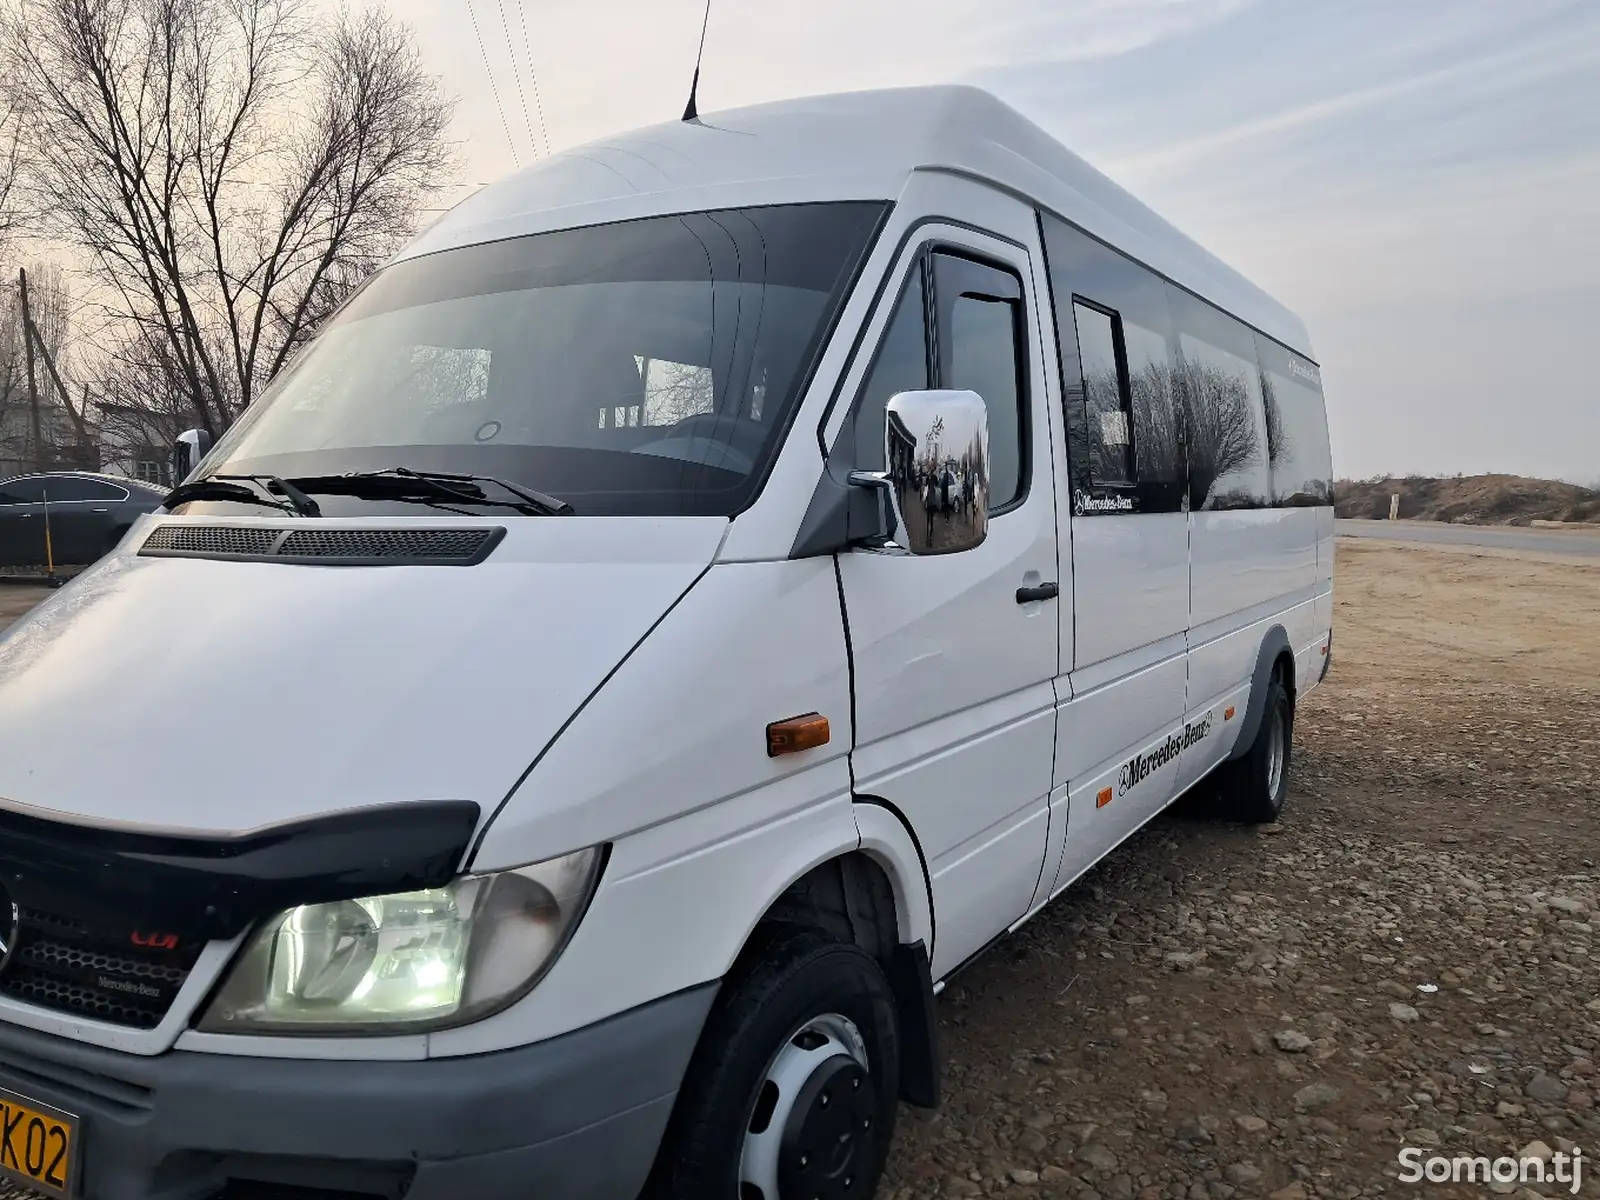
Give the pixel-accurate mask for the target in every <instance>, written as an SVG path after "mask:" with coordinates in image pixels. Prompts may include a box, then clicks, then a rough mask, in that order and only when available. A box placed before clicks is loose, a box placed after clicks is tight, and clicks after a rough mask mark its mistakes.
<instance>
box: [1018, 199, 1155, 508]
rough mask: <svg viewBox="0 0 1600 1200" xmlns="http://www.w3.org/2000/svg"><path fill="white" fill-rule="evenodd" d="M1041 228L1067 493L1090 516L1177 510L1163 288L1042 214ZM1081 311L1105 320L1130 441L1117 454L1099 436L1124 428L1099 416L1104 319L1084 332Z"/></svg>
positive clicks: (1103, 392)
mask: <svg viewBox="0 0 1600 1200" xmlns="http://www.w3.org/2000/svg"><path fill="white" fill-rule="evenodd" d="M1040 228H1041V231H1042V234H1043V237H1044V246H1045V257H1046V267H1047V271H1048V274H1049V279H1050V292H1051V300H1052V304H1053V307H1054V309H1055V315H1056V334H1057V348H1058V350H1059V352H1060V357H1061V380H1062V402H1063V405H1064V406H1065V409H1066V426H1067V449H1068V455H1069V460H1070V466H1071V469H1072V480H1073V489H1074V492H1075V493H1076V496H1077V499H1078V500H1080V501H1085V503H1083V504H1080V505H1078V507H1079V508H1080V509H1081V510H1082V511H1086V512H1089V513H1093V512H1097V511H1098V512H1130V511H1132V512H1178V511H1180V510H1181V508H1182V506H1183V482H1184V460H1183V448H1182V443H1181V442H1180V440H1179V437H1180V430H1179V422H1178V416H1177V412H1176V409H1175V407H1174V395H1175V390H1176V388H1175V384H1174V381H1173V376H1174V371H1175V367H1174V357H1173V352H1172V345H1171V334H1172V318H1171V314H1170V313H1169V311H1168V307H1167V296H1166V289H1165V287H1164V285H1163V284H1162V282H1161V280H1160V279H1159V278H1158V277H1157V276H1156V275H1154V274H1152V273H1151V272H1150V271H1148V270H1146V269H1145V268H1144V267H1142V266H1140V265H1139V264H1138V263H1136V262H1134V261H1133V260H1132V259H1129V258H1125V257H1124V256H1123V255H1121V254H1118V253H1117V252H1116V251H1114V250H1112V249H1110V248H1109V247H1107V246H1104V245H1102V244H1101V243H1099V242H1097V241H1095V240H1094V239H1093V238H1091V237H1089V236H1087V235H1086V234H1083V233H1080V232H1079V231H1078V230H1076V229H1074V228H1072V227H1071V226H1070V225H1068V224H1066V223H1065V222H1063V221H1061V220H1059V219H1058V218H1056V217H1053V216H1051V215H1049V214H1048V213H1045V214H1041V217H1040ZM1085 313H1099V314H1101V315H1102V317H1103V318H1109V320H1110V323H1111V326H1112V337H1113V342H1114V344H1115V348H1116V353H1117V356H1118V367H1119V369H1120V372H1121V382H1120V387H1121V395H1120V397H1119V403H1120V404H1121V406H1122V408H1123V410H1124V411H1125V412H1126V413H1127V420H1128V422H1129V425H1130V428H1129V429H1128V431H1127V432H1128V435H1129V438H1128V441H1129V446H1128V447H1124V448H1123V449H1122V450H1121V451H1118V450H1117V449H1116V448H1115V446H1114V445H1113V444H1108V443H1107V441H1106V436H1107V434H1108V433H1109V434H1112V435H1117V434H1120V433H1121V432H1122V429H1121V425H1120V422H1119V421H1118V419H1117V418H1116V417H1115V416H1112V417H1110V418H1109V420H1108V419H1107V418H1106V416H1105V414H1106V411H1107V409H1108V406H1109V404H1110V398H1111V393H1110V392H1109V390H1108V388H1109V384H1110V377H1109V376H1108V374H1107V372H1106V352H1105V343H1104V325H1103V323H1101V322H1095V321H1094V320H1093V318H1092V317H1091V318H1087V319H1089V320H1090V321H1091V323H1092V324H1093V325H1094V328H1093V329H1092V330H1091V332H1090V335H1089V336H1088V337H1085V329H1084V326H1083V324H1082V323H1081V322H1082V321H1083V320H1085V319H1086V318H1085V316H1084V314H1085ZM1074 331H1076V334H1077V336H1074ZM1119 474H1120V475H1121V476H1122V477H1123V479H1122V480H1121V481H1119V480H1118V478H1117V476H1118V475H1119Z"/></svg>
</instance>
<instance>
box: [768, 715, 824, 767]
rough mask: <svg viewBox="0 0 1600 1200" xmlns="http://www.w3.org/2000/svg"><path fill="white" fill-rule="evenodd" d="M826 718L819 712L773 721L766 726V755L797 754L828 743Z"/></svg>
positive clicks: (769, 756) (775, 756)
mask: <svg viewBox="0 0 1600 1200" xmlns="http://www.w3.org/2000/svg"><path fill="white" fill-rule="evenodd" d="M828 737H829V734H828V718H827V717H825V716H823V715H822V714H821V713H807V714H806V715H805V716H803V717H790V718H789V719H788V720H787V721H774V722H773V723H772V724H771V725H768V726H767V757H768V758H777V757H778V755H780V754H798V753H800V751H802V750H814V749H816V748H817V747H818V746H826V745H827V744H828Z"/></svg>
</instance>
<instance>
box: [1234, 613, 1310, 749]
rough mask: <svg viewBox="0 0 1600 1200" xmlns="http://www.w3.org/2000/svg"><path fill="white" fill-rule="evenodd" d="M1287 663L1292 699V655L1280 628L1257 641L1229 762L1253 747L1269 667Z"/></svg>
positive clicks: (1268, 676) (1270, 672)
mask: <svg viewBox="0 0 1600 1200" xmlns="http://www.w3.org/2000/svg"><path fill="white" fill-rule="evenodd" d="M1280 654H1282V655H1287V656H1288V659H1289V678H1288V680H1287V681H1286V682H1287V683H1288V685H1289V695H1290V696H1293V695H1294V651H1293V650H1292V649H1290V646H1289V635H1288V634H1287V633H1285V632H1284V629H1283V626H1282V625H1274V626H1273V627H1272V628H1271V629H1269V630H1267V633H1266V636H1265V637H1263V638H1262V639H1261V649H1260V650H1258V651H1257V652H1256V669H1255V673H1254V674H1253V675H1252V676H1251V677H1250V703H1249V704H1247V705H1246V706H1245V710H1244V720H1242V721H1240V722H1239V733H1238V736H1237V738H1236V740H1235V741H1234V743H1233V750H1232V752H1231V753H1230V754H1229V755H1228V759H1229V761H1232V760H1233V759H1236V758H1243V757H1244V756H1245V755H1246V754H1249V753H1250V747H1251V746H1252V745H1253V744H1254V743H1255V740H1256V730H1257V729H1258V728H1260V726H1261V714H1262V712H1263V710H1264V709H1265V708H1266V705H1267V683H1268V681H1269V680H1270V679H1271V678H1272V667H1273V664H1274V663H1276V662H1277V661H1278V656H1279V655H1280Z"/></svg>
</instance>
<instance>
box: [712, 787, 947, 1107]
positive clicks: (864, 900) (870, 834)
mask: <svg viewBox="0 0 1600 1200" xmlns="http://www.w3.org/2000/svg"><path fill="white" fill-rule="evenodd" d="M855 810H856V820H857V827H858V829H859V830H860V841H859V844H858V845H857V846H856V847H855V848H854V849H852V850H848V851H845V852H842V853H840V854H837V855H834V856H833V857H830V858H828V859H826V860H824V861H823V862H820V863H817V864H815V865H814V866H812V867H811V868H810V869H809V870H807V871H805V872H804V873H803V874H802V875H800V876H799V877H798V878H796V879H795V880H793V881H792V882H790V883H789V884H788V885H787V886H786V887H785V888H783V890H782V891H781V892H779V894H778V895H777V897H776V898H775V899H774V900H773V901H772V902H771V903H770V904H769V905H768V906H767V908H766V911H765V912H764V913H763V914H762V916H761V917H760V919H759V920H758V921H757V922H756V924H755V926H754V927H753V928H752V929H751V931H750V935H749V937H748V938H747V939H746V946H748V945H749V944H751V943H752V942H754V941H755V940H756V939H757V938H758V937H759V934H760V932H761V930H763V929H764V928H766V927H769V926H771V925H775V924H795V925H809V926H813V927H815V928H819V929H822V930H823V931H824V932H826V933H828V934H830V935H831V936H834V937H837V938H839V939H840V940H842V941H851V942H854V943H855V944H856V945H858V946H860V947H861V948H862V949H864V950H866V951H867V952H868V953H870V954H871V955H872V956H873V957H874V958H875V959H876V960H877V961H878V964H879V965H880V966H881V967H882V968H883V971H884V974H885V975H886V976H887V977H888V980H889V985H890V987H891V988H892V989H893V991H894V995H895V1005H896V1017H897V1020H898V1023H899V1027H900V1040H901V1046H900V1098H901V1099H902V1100H904V1101H906V1102H907V1103H908V1104H914V1105H917V1106H919V1107H923V1108H933V1107H935V1106H936V1105H937V1104H938V1098H939V1073H940V1072H939V1047H938V1033H937V1029H938V1026H937V1021H936V1020H935V1017H934V1011H933V1010H934V998H933V977H932V938H933V914H932V907H931V904H930V902H929V899H928V896H929V893H928V881H927V869H926V865H925V863H924V861H923V857H922V853H921V850H920V848H919V847H918V845H917V842H916V839H915V837H914V836H913V834H912V833H911V830H910V828H909V826H907V825H906V824H905V822H904V819H903V818H902V817H900V816H899V815H898V814H897V813H895V812H894V811H893V810H892V809H891V808H889V807H887V806H884V805H880V804H877V803H873V802H870V801H869V802H864V803H863V802H858V803H857V804H856V805H855ZM742 953H743V951H741V954H742Z"/></svg>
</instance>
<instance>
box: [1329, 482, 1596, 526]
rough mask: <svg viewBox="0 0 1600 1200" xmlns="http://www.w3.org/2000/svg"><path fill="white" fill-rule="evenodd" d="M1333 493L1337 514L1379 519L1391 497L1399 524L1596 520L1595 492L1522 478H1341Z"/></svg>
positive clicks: (1382, 516)
mask: <svg viewBox="0 0 1600 1200" xmlns="http://www.w3.org/2000/svg"><path fill="white" fill-rule="evenodd" d="M1334 494H1335V496H1336V497H1337V499H1336V502H1335V508H1336V511H1337V512H1338V515H1339V516H1341V517H1364V518H1367V519H1369V520H1378V521H1381V520H1385V519H1387V518H1388V516H1389V497H1390V496H1393V495H1396V494H1398V495H1399V497H1400V516H1401V518H1402V519H1404V520H1413V521H1453V522H1456V523H1459V524H1467V525H1472V524H1477V525H1526V524H1528V522H1530V521H1600V491H1595V490H1594V489H1592V488H1584V487H1578V486H1577V485H1576V484H1571V483H1560V482H1558V481H1556V480H1554V479H1530V478H1528V477H1527V476H1525V475H1454V476H1448V477H1446V478H1443V479H1433V478H1430V477H1428V476H1425V475H1407V476H1406V477H1405V478H1404V479H1394V478H1388V479H1342V480H1340V481H1339V483H1338V484H1337V485H1336V488H1335V493H1334Z"/></svg>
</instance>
